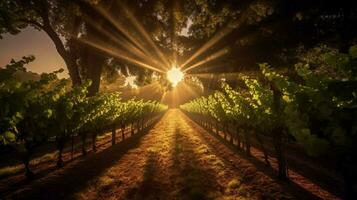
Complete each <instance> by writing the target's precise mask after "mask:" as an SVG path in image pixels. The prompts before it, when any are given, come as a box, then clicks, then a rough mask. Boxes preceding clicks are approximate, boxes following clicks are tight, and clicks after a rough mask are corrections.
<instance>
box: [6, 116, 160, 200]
mask: <svg viewBox="0 0 357 200" xmlns="http://www.w3.org/2000/svg"><path fill="white" fill-rule="evenodd" d="M157 121H159V120H157ZM157 121H156V122H157ZM156 122H155V123H153V124H152V125H151V126H150V127H147V128H146V129H145V130H144V131H142V132H140V133H137V134H135V135H133V136H132V137H130V138H127V139H126V140H124V141H122V142H120V143H118V144H116V145H114V146H111V147H109V148H107V149H105V150H103V151H101V152H98V153H95V154H90V155H87V156H85V157H83V158H81V160H78V162H76V163H71V164H69V165H68V166H66V167H65V168H64V169H63V170H61V171H60V172H59V173H55V174H50V175H49V176H48V177H45V178H44V179H43V180H37V181H36V182H34V183H33V184H32V185H29V186H28V187H27V188H24V189H22V190H20V191H16V192H15V193H14V194H12V195H11V196H8V198H11V199H36V200H41V199H69V198H71V197H72V195H73V194H75V193H76V192H77V191H80V190H81V189H83V188H85V187H86V185H87V184H88V183H89V182H90V181H91V180H92V179H94V178H96V177H97V176H99V175H100V174H101V173H102V172H103V171H104V170H105V169H107V168H109V167H111V166H113V165H114V164H115V163H116V162H117V161H118V160H120V158H121V157H122V156H123V155H124V154H125V153H126V152H127V151H128V150H130V149H133V148H136V147H138V146H139V144H140V141H141V138H142V136H143V135H145V134H146V133H147V132H148V131H149V130H150V128H151V127H152V126H154V125H155V124H156Z"/></svg>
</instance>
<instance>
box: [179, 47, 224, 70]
mask: <svg viewBox="0 0 357 200" xmlns="http://www.w3.org/2000/svg"><path fill="white" fill-rule="evenodd" d="M228 52H229V48H228V47H226V48H224V49H221V50H219V51H217V52H216V53H214V54H212V55H209V56H207V57H206V58H205V59H204V60H202V61H200V62H197V63H196V64H194V65H192V66H190V67H188V68H186V69H184V70H183V72H187V71H189V70H192V69H194V68H197V67H199V66H201V65H203V64H206V63H208V62H210V61H212V60H215V59H217V58H219V57H221V56H223V55H225V54H227V53H228Z"/></svg>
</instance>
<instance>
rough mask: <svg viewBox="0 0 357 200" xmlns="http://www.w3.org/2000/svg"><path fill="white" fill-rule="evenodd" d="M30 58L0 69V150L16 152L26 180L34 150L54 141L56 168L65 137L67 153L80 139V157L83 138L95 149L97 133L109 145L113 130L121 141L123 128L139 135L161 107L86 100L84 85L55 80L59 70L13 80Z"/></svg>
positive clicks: (109, 98) (107, 97)
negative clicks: (107, 138)
mask: <svg viewBox="0 0 357 200" xmlns="http://www.w3.org/2000/svg"><path fill="white" fill-rule="evenodd" d="M32 60H33V58H32V57H25V58H23V59H22V60H20V61H18V62H15V61H12V62H11V63H10V64H9V65H7V66H6V67H5V68H0V104H1V107H0V146H11V147H13V148H14V149H16V151H17V152H19V154H20V155H21V158H22V161H23V163H24V165H25V169H26V175H27V177H29V178H31V177H32V176H33V172H32V171H31V169H30V167H29V162H30V158H31V155H32V153H33V151H34V149H35V148H36V147H37V146H39V145H42V144H45V143H49V142H51V141H54V142H55V144H56V147H57V150H58V152H59V153H58V161H57V165H58V166H59V167H61V166H62V165H63V160H62V153H63V150H64V147H65V145H66V144H67V143H68V142H69V141H71V139H72V153H73V139H74V137H79V138H81V141H82V153H83V154H86V147H85V144H86V140H87V137H89V136H91V139H92V148H93V151H96V138H97V136H98V135H100V134H103V133H105V132H108V131H111V132H112V144H115V143H116V141H115V139H116V132H117V129H121V132H122V138H123V139H124V137H125V135H124V130H125V128H126V127H128V126H129V125H130V126H131V132H132V134H133V133H134V128H135V127H136V128H137V129H138V131H140V130H142V129H143V128H144V126H145V124H148V123H150V122H151V120H152V119H153V117H154V116H155V115H157V114H159V113H161V112H163V111H164V110H166V109H167V106H164V105H162V104H160V103H158V102H155V101H143V100H135V99H131V100H128V101H123V100H122V99H121V98H120V93H118V92H113V93H103V94H97V95H95V96H91V97H88V95H87V89H88V87H89V85H90V83H89V82H87V83H85V84H83V85H81V86H77V87H75V88H69V87H68V82H67V81H66V80H60V79H58V78H57V73H60V72H61V71H57V72H54V73H50V74H42V75H41V78H40V79H39V80H37V81H33V80H30V81H18V80H17V79H16V78H15V75H16V73H17V72H19V71H26V69H25V68H24V65H25V64H27V63H28V62H31V61H32Z"/></svg>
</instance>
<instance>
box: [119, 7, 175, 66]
mask: <svg viewBox="0 0 357 200" xmlns="http://www.w3.org/2000/svg"><path fill="white" fill-rule="evenodd" d="M120 6H121V7H122V8H123V9H122V10H124V11H125V13H126V14H127V16H128V18H129V20H130V21H131V22H132V23H133V24H134V26H135V27H136V29H137V30H138V31H139V32H140V33H141V34H142V35H143V36H144V38H145V39H146V41H147V42H148V43H149V44H150V46H151V47H152V48H153V49H154V50H155V52H156V54H157V55H158V56H159V58H160V59H161V60H162V61H163V62H164V64H165V65H166V66H169V62H168V61H167V59H166V58H165V56H164V54H163V53H162V51H161V50H160V49H159V48H158V46H157V45H156V44H155V43H154V41H153V40H152V38H151V37H150V35H149V33H148V32H147V31H146V30H145V28H144V27H143V26H142V24H141V23H140V22H139V21H138V20H137V19H136V18H135V16H134V15H133V14H132V12H131V11H130V10H129V8H128V7H127V6H125V5H124V4H123V3H120Z"/></svg>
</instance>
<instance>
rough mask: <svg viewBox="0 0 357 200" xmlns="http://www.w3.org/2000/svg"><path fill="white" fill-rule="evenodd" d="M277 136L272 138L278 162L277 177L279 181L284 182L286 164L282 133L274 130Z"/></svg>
mask: <svg viewBox="0 0 357 200" xmlns="http://www.w3.org/2000/svg"><path fill="white" fill-rule="evenodd" d="M276 131H277V134H276V136H275V137H274V148H275V152H276V158H277V160H278V176H279V179H281V180H286V179H287V178H288V176H287V162H286V158H285V151H284V144H283V138H282V137H283V133H282V131H281V130H276Z"/></svg>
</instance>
